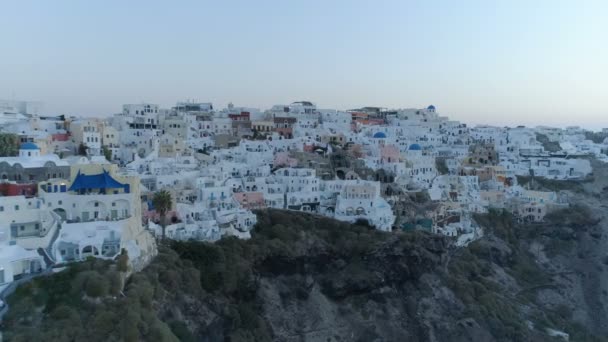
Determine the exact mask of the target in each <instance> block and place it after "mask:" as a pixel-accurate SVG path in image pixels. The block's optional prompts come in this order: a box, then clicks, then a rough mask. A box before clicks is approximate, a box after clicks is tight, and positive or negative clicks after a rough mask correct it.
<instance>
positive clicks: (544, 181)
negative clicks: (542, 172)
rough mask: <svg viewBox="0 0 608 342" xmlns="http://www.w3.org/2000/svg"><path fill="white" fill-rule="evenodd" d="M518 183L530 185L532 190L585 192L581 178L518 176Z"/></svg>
mask: <svg viewBox="0 0 608 342" xmlns="http://www.w3.org/2000/svg"><path fill="white" fill-rule="evenodd" d="M517 183H518V184H519V185H521V186H526V185H529V186H530V189H531V190H542V191H556V192H558V191H561V190H569V191H574V192H583V191H584V189H583V184H582V183H581V181H580V180H578V181H575V180H555V179H548V178H545V177H534V176H517Z"/></svg>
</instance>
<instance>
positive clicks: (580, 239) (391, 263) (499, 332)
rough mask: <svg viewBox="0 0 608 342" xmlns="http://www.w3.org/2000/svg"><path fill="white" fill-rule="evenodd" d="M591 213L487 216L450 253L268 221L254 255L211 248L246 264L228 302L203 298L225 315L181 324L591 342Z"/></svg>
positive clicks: (282, 334)
mask: <svg viewBox="0 0 608 342" xmlns="http://www.w3.org/2000/svg"><path fill="white" fill-rule="evenodd" d="M585 196H586V195H585ZM600 200H601V199H600ZM598 214H600V213H599V212H594V211H593V210H590V209H587V208H586V207H583V206H576V207H573V208H566V209H562V210H559V211H556V212H555V213H554V214H552V215H550V216H549V217H548V221H547V223H545V224H536V225H518V224H514V223H513V221H512V217H511V216H510V215H509V214H507V213H502V212H493V213H491V214H489V215H484V216H480V217H478V220H479V221H480V223H481V224H483V225H484V226H486V227H487V232H488V234H487V236H486V237H484V238H483V239H482V240H479V241H477V242H475V243H473V244H471V245H470V246H469V247H468V248H464V249H456V248H455V247H453V246H452V244H451V241H450V240H449V239H447V238H443V237H439V236H433V235H430V234H424V233H409V234H392V235H391V234H381V233H377V232H374V231H369V230H367V228H365V227H364V226H357V225H355V226H351V227H349V226H343V224H341V223H338V222H335V221H331V220H326V219H322V218H316V217H311V216H303V215H302V214H295V213H285V212H279V211H269V212H266V213H263V214H262V215H261V216H260V217H261V220H260V226H259V228H258V230H256V234H255V236H254V239H253V240H252V242H249V243H245V244H251V243H253V244H254V245H256V247H251V248H250V247H246V248H243V247H242V245H241V242H240V241H234V242H230V243H229V245H231V244H233V243H234V246H230V247H228V246H224V248H223V250H224V251H231V252H235V251H238V252H237V253H240V254H239V255H241V256H243V257H244V258H245V259H242V260H241V261H236V264H237V265H242V262H244V263H245V264H246V265H247V266H246V267H244V268H243V269H241V271H239V274H241V275H244V276H243V277H244V278H241V280H236V282H234V283H235V284H241V285H237V287H238V286H242V287H238V288H235V290H234V291H236V292H230V291H233V290H231V289H230V287H228V288H226V286H225V283H224V285H221V286H220V289H219V290H218V292H216V295H215V296H214V298H215V299H214V300H218V298H222V299H221V300H222V301H224V305H225V307H224V308H226V307H229V308H231V309H228V310H227V311H226V310H225V311H224V312H223V313H221V312H218V311H217V310H215V311H214V310H213V309H211V311H214V312H215V315H214V316H213V319H209V320H208V321H206V322H205V323H203V324H201V323H200V322H198V323H196V322H191V323H189V326H190V327H191V328H192V331H193V333H195V334H196V335H197V336H198V337H199V338H202V339H206V340H209V341H212V340H222V339H229V340H265V339H267V340H275V341H345V340H346V341H352V340H354V341H403V340H407V341H472V340H473V341H544V340H546V341H551V340H554V339H553V337H551V336H550V334H549V333H548V331H550V330H548V329H552V330H556V331H564V332H566V333H568V334H569V335H570V339H571V340H574V341H594V340H597V341H601V340H602V337H603V336H608V330H607V327H606V325H605V324H604V323H603V317H606V315H605V313H606V308H607V307H608V306H607V303H606V295H605V290H602V289H606V286H605V281H606V273H605V265H604V264H603V263H604V261H605V260H606V259H602V258H600V256H601V255H604V256H605V250H602V248H603V247H602V246H603V245H602V243H603V242H602V241H604V240H603V238H604V235H605V234H604V233H602V232H603V230H604V229H605V228H606V226H605V225H604V221H603V219H602V218H600V217H599V216H598ZM286 222H287V223H288V224H289V226H286V225H284V224H285V223H286ZM336 229H337V230H336ZM220 245H221V244H220ZM174 249H175V250H176V251H177V252H178V253H179V254H180V255H181V257H182V258H185V259H191V260H192V262H193V264H194V265H200V257H198V256H196V255H197V252H195V251H193V250H200V246H199V247H196V246H193V245H191V244H178V245H175V246H174ZM217 259H221V258H217ZM227 259H228V258H226V261H227ZM205 260H207V261H208V260H209V258H207V259H205ZM243 260H246V261H243ZM231 262H235V260H232V261H231ZM206 267H207V269H214V267H215V266H212V267H210V268H209V265H207V266H206ZM239 267H240V266H239ZM239 267H237V268H239ZM221 272H222V271H220V273H221ZM249 272H250V273H249ZM205 273H206V272H205V271H204V270H201V276H202V277H205ZM212 274H213V273H212ZM228 278H231V277H230V276H227V275H226V276H225V277H224V279H228ZM237 278H238V277H237ZM245 279H247V280H245ZM243 289H247V290H246V291H245V292H247V294H243V293H242V291H243ZM226 290H228V293H226V292H225V291H226ZM222 292H223V293H224V294H222V295H218V294H219V293H222ZM201 306H202V307H205V308H206V310H208V309H209V308H210V307H211V306H209V305H208V304H204V303H201ZM227 312H228V313H227ZM185 316H186V317H192V319H193V320H194V321H196V318H195V317H196V315H195V314H194V315H193V314H185ZM235 322H238V324H237V325H235ZM211 330H212V331H211ZM210 336H213V338H211V337H210Z"/></svg>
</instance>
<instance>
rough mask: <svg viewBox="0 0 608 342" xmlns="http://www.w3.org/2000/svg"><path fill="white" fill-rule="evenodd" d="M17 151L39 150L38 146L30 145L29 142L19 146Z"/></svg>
mask: <svg viewBox="0 0 608 342" xmlns="http://www.w3.org/2000/svg"><path fill="white" fill-rule="evenodd" d="M19 149H20V150H39V148H38V145H36V144H34V143H31V142H26V143H23V144H21V146H20V147H19Z"/></svg>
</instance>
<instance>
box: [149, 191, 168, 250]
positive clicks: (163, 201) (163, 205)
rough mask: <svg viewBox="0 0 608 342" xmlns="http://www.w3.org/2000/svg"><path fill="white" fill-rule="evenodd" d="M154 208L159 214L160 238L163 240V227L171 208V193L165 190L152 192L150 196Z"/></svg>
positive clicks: (165, 224)
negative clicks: (152, 195)
mask: <svg viewBox="0 0 608 342" xmlns="http://www.w3.org/2000/svg"><path fill="white" fill-rule="evenodd" d="M152 205H153V206H154V210H156V212H157V213H158V214H159V215H160V226H161V227H162V229H163V236H162V239H163V240H165V228H166V227H167V222H166V216H167V212H168V211H169V209H171V205H172V203H171V194H170V193H169V191H167V190H161V191H159V192H157V193H155V194H154V197H153V198H152Z"/></svg>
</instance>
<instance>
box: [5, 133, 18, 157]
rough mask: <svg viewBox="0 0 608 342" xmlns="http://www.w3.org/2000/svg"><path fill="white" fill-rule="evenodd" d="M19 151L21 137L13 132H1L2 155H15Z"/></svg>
mask: <svg viewBox="0 0 608 342" xmlns="http://www.w3.org/2000/svg"><path fill="white" fill-rule="evenodd" d="M17 153H19V137H18V136H17V135H16V134H12V133H0V157H14V156H16V155H17Z"/></svg>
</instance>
